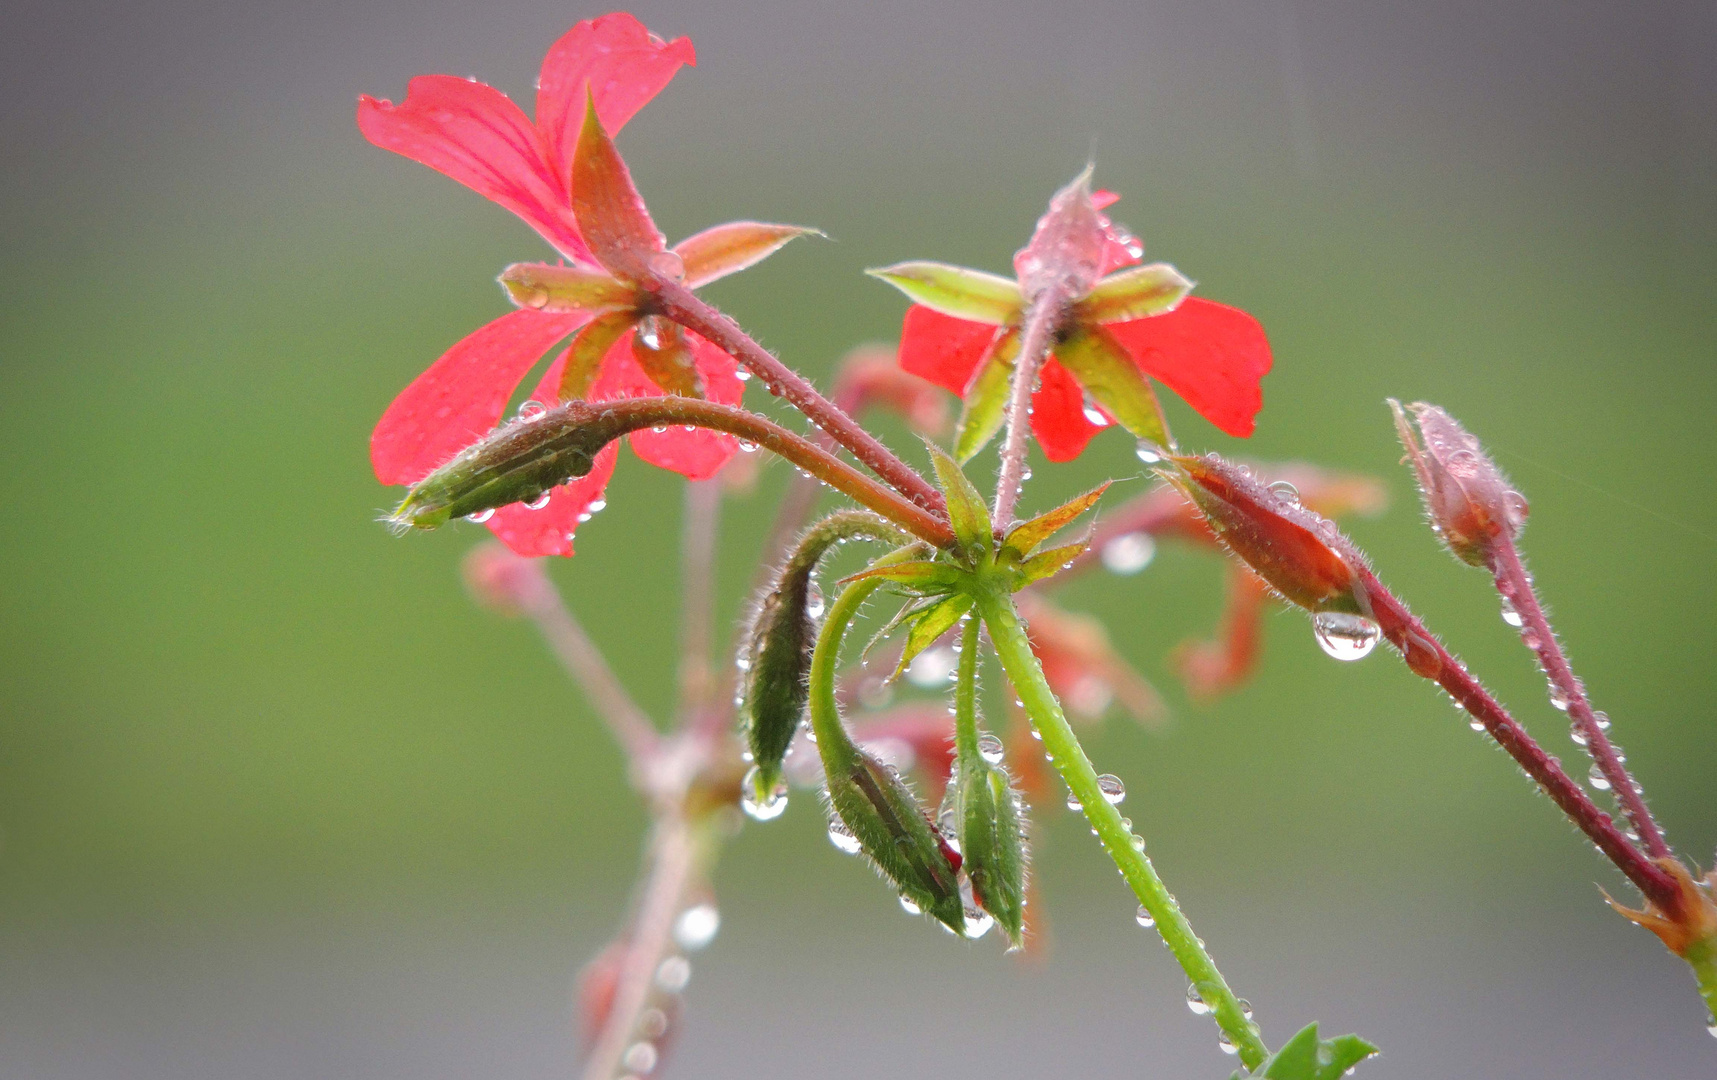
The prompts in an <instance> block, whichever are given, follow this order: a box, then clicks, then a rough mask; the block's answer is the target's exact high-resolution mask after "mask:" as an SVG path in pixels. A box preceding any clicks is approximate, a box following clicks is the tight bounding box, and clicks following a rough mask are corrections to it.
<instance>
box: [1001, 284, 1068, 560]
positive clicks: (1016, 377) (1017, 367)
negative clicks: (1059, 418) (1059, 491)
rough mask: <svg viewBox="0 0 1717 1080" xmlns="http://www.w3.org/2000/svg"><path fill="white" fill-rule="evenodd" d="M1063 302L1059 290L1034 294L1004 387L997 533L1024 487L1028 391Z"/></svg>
mask: <svg viewBox="0 0 1717 1080" xmlns="http://www.w3.org/2000/svg"><path fill="white" fill-rule="evenodd" d="M1067 300H1068V298H1067V296H1066V294H1065V292H1064V291H1063V290H1062V289H1060V288H1054V287H1052V288H1047V289H1045V290H1043V291H1042V292H1040V293H1038V294H1037V297H1036V299H1034V300H1033V301H1032V303H1031V307H1030V308H1029V309H1028V310H1027V311H1026V313H1025V324H1024V328H1023V329H1022V330H1021V332H1020V341H1019V357H1018V358H1017V359H1016V360H1015V361H1014V371H1013V382H1012V383H1010V384H1009V386H1008V412H1007V433H1006V434H1005V435H1004V436H1003V439H1002V449H1001V459H1002V467H1001V472H1000V473H999V474H998V475H997V477H996V502H995V509H994V511H993V512H992V513H991V515H990V517H991V518H992V519H993V520H994V522H995V527H996V529H997V530H998V532H999V531H1001V530H1005V529H1007V528H1008V527H1009V526H1010V525H1012V524H1013V520H1014V506H1015V504H1016V503H1018V501H1019V493H1020V488H1021V487H1023V486H1024V484H1025V453H1026V444H1027V443H1028V442H1029V441H1030V439H1031V391H1032V387H1033V385H1034V384H1036V382H1037V373H1038V370H1039V369H1040V368H1041V367H1042V366H1043V361H1044V357H1046V356H1048V355H1049V347H1050V345H1051V344H1052V342H1053V341H1054V338H1055V331H1056V329H1057V328H1058V327H1059V326H1060V325H1061V321H1062V319H1063V317H1064V316H1065V315H1066V312H1067Z"/></svg>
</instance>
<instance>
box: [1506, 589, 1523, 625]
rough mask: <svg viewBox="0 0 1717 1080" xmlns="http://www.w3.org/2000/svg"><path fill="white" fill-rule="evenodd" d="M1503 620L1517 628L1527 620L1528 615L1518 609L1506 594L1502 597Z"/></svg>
mask: <svg viewBox="0 0 1717 1080" xmlns="http://www.w3.org/2000/svg"><path fill="white" fill-rule="evenodd" d="M1502 621H1503V622H1505V623H1507V624H1508V625H1510V626H1512V627H1515V628H1516V629H1519V628H1520V627H1521V626H1522V625H1524V624H1525V622H1526V617H1525V616H1524V615H1522V614H1521V613H1520V612H1519V611H1518V610H1516V608H1515V606H1514V601H1512V600H1510V599H1509V598H1508V597H1506V596H1505V597H1503V598H1502Z"/></svg>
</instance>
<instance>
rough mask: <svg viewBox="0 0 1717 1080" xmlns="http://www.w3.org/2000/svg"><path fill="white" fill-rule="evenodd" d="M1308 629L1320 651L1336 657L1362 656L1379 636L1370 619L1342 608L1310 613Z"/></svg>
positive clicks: (1352, 658) (1352, 657)
mask: <svg viewBox="0 0 1717 1080" xmlns="http://www.w3.org/2000/svg"><path fill="white" fill-rule="evenodd" d="M1312 632H1313V633H1314V634H1315V635H1317V639H1318V645H1319V646H1321V647H1322V648H1323V651H1324V652H1325V653H1327V654H1328V655H1330V656H1332V657H1334V658H1335V659H1337V660H1363V659H1364V658H1365V657H1367V656H1369V655H1371V650H1372V649H1374V648H1376V647H1377V641H1378V639H1379V638H1381V637H1382V636H1383V632H1382V631H1381V630H1380V629H1378V626H1377V624H1376V623H1374V622H1372V621H1371V620H1370V619H1367V618H1366V617H1365V616H1363V615H1349V614H1348V613H1347V612H1344V611H1320V612H1318V613H1317V614H1316V615H1314V616H1312Z"/></svg>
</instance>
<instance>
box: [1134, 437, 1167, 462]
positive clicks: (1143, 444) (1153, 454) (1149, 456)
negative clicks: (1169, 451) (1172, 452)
mask: <svg viewBox="0 0 1717 1080" xmlns="http://www.w3.org/2000/svg"><path fill="white" fill-rule="evenodd" d="M1133 453H1135V454H1137V455H1138V456H1139V460H1140V461H1142V462H1144V463H1145V464H1146V465H1156V464H1158V463H1159V462H1161V461H1162V460H1163V457H1164V454H1163V448H1162V447H1160V446H1158V445H1157V444H1156V443H1154V442H1152V441H1151V440H1149V439H1140V440H1139V445H1138V447H1137V448H1136V449H1135V450H1134V451H1133Z"/></svg>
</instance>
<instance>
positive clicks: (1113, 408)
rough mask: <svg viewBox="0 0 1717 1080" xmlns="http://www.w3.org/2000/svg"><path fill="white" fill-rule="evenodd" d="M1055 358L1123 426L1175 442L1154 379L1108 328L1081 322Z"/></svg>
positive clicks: (1145, 436)
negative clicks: (1134, 360) (1137, 363)
mask: <svg viewBox="0 0 1717 1080" xmlns="http://www.w3.org/2000/svg"><path fill="white" fill-rule="evenodd" d="M1055 358H1056V359H1057V360H1060V361H1061V366H1062V367H1064V368H1066V369H1067V370H1068V371H1069V372H1070V373H1071V374H1072V375H1073V377H1074V378H1075V379H1077V380H1078V381H1079V385H1081V386H1083V387H1084V388H1085V392H1086V393H1088V394H1090V395H1091V396H1092V398H1094V399H1095V400H1096V402H1097V404H1099V405H1101V406H1103V408H1105V409H1107V410H1108V411H1109V415H1111V416H1113V417H1114V418H1115V419H1116V420H1118V421H1119V422H1120V424H1121V426H1122V427H1124V428H1126V429H1127V430H1128V431H1130V432H1132V433H1133V434H1134V435H1137V436H1138V437H1139V438H1141V439H1149V440H1151V441H1152V442H1154V443H1157V444H1158V445H1160V446H1173V445H1174V442H1173V440H1172V439H1170V438H1169V426H1168V421H1167V420H1166V419H1164V417H1163V410H1162V406H1161V405H1159V404H1157V395H1156V391H1155V390H1153V389H1151V380H1150V378H1149V377H1147V376H1146V375H1145V373H1144V372H1142V371H1140V370H1139V368H1138V365H1136V364H1134V363H1133V359H1132V357H1130V356H1128V355H1127V353H1126V350H1124V349H1122V348H1121V345H1120V343H1119V342H1117V341H1116V340H1115V339H1114V338H1113V337H1112V336H1110V334H1109V332H1108V331H1107V330H1105V329H1103V328H1102V327H1101V326H1092V325H1081V326H1080V327H1079V329H1078V330H1077V331H1076V332H1075V333H1074V334H1073V336H1072V337H1070V338H1068V339H1067V340H1066V341H1064V342H1062V343H1061V344H1060V345H1057V346H1056V347H1055Z"/></svg>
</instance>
